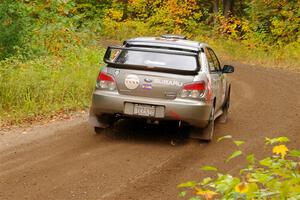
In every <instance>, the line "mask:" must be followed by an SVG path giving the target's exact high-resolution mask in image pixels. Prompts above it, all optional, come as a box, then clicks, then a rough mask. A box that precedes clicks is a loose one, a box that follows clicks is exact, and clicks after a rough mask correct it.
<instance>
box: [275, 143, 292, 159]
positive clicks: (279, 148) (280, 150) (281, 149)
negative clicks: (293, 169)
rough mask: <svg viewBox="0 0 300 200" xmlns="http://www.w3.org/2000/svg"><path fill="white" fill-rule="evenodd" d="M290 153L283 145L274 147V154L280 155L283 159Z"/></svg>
mask: <svg viewBox="0 0 300 200" xmlns="http://www.w3.org/2000/svg"><path fill="white" fill-rule="evenodd" d="M288 151H289V150H288V148H287V147H286V146H285V145H283V144H282V145H278V146H275V147H273V153H275V154H280V155H281V158H282V159H284V156H285V155H286V152H288Z"/></svg>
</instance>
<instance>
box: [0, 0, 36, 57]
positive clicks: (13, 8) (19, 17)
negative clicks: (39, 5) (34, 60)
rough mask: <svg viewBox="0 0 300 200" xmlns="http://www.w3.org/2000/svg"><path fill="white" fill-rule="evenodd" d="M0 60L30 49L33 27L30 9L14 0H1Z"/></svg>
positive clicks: (24, 52)
mask: <svg viewBox="0 0 300 200" xmlns="http://www.w3.org/2000/svg"><path fill="white" fill-rule="evenodd" d="M0 13H1V15H0V60H2V59H4V58H8V57H10V56H13V55H15V54H17V53H21V54H26V53H28V50H29V45H28V43H29V41H30V36H31V30H32V28H33V26H32V24H31V22H32V18H31V17H30V16H29V9H28V7H26V6H25V5H24V4H23V3H21V2H19V1H14V0H5V1H1V2H0Z"/></svg>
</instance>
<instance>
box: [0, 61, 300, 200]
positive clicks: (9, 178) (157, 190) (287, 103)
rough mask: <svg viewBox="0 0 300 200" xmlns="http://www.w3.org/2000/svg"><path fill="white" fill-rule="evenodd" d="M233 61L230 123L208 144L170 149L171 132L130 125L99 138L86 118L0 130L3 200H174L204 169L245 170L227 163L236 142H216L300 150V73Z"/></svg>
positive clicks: (259, 151) (257, 149)
mask: <svg viewBox="0 0 300 200" xmlns="http://www.w3.org/2000/svg"><path fill="white" fill-rule="evenodd" d="M232 64H233V65H235V66H236V72H235V73H234V74H232V75H229V76H230V78H231V80H232V96H231V97H232V98H231V108H230V111H229V120H228V123H227V124H221V123H216V129H215V139H214V141H212V142H211V143H199V142H198V141H196V140H193V139H188V137H187V134H188V133H186V134H183V135H182V136H181V137H180V139H179V140H178V142H177V144H176V145H175V146H173V145H171V142H170V141H171V140H172V139H174V130H173V129H172V127H164V126H145V125H144V124H141V123H137V122H135V121H130V120H123V121H121V122H119V123H118V124H116V126H115V127H114V128H113V129H109V130H106V131H105V132H104V133H102V134H100V135H95V134H94V132H93V128H92V127H90V126H89V125H88V123H87V116H86V115H83V116H80V117H75V118H72V119H69V120H65V121H60V122H51V123H49V124H46V125H40V126H34V127H30V128H27V129H25V130H23V129H16V130H12V131H9V132H0V199H1V200H23V199H28V200H41V199H43V200H46V199H53V200H62V199H74V200H76V199H78V200H79V199H82V200H106V199H115V200H123V199H124V200H125V199H126V200H127V199H134V200H135V199H144V200H150V199H151V200H152V199H162V200H171V199H172V200H173V199H177V198H178V197H177V196H178V190H177V189H176V186H177V184H179V183H181V182H184V181H187V180H199V179H200V178H203V177H204V176H207V175H209V174H208V173H207V172H206V173H205V172H203V171H201V170H200V169H199V168H200V167H201V166H203V165H214V166H217V167H218V168H220V169H222V170H223V171H225V170H226V171H228V172H229V173H233V174H235V173H237V172H238V170H239V169H240V168H241V166H242V164H243V163H244V159H243V158H237V159H234V160H233V161H232V162H229V163H225V162H224V159H225V158H226V157H227V156H229V155H230V153H231V152H232V151H233V149H234V145H232V143H231V142H230V141H224V142H219V143H217V141H216V140H217V138H218V137H221V136H223V135H227V134H230V135H232V136H233V137H234V138H236V139H239V140H245V141H246V143H245V144H244V145H243V147H242V149H243V150H244V151H246V152H253V153H255V154H256V155H257V156H258V157H259V158H262V157H263V156H265V155H267V154H269V153H270V149H267V148H263V144H264V138H265V137H276V136H287V137H289V138H290V140H291V142H290V143H289V147H290V148H298V149H300V74H299V73H295V72H287V71H282V70H274V69H267V68H259V67H254V66H245V65H241V64H235V63H232Z"/></svg>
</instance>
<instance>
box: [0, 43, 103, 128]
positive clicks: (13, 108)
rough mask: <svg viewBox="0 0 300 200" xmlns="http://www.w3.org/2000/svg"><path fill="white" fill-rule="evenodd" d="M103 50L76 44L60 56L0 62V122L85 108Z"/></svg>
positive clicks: (11, 121)
mask: <svg viewBox="0 0 300 200" xmlns="http://www.w3.org/2000/svg"><path fill="white" fill-rule="evenodd" d="M103 54H104V52H103V50H100V49H98V48H95V47H89V48H84V47H79V48H77V49H73V50H72V51H71V52H65V54H64V55H63V57H57V56H47V57H39V58H36V59H33V60H29V61H26V62H23V61H19V60H17V59H7V60H5V61H1V62H0V83H1V84H0V99H1V101H0V116H1V117H0V124H1V121H2V123H15V122H19V121H21V120H24V119H35V118H36V117H38V116H47V115H52V114H55V113H56V112H58V111H62V110H66V111H68V110H76V109H82V108H87V107H88V106H89V103H90V96H91V93H92V89H93V87H94V84H95V79H96V76H97V72H98V70H99V68H100V65H99V60H101V58H102V57H103Z"/></svg>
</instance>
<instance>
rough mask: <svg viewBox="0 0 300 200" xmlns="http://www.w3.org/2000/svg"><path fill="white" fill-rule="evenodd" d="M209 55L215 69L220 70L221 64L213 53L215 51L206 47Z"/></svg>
mask: <svg viewBox="0 0 300 200" xmlns="http://www.w3.org/2000/svg"><path fill="white" fill-rule="evenodd" d="M208 51H209V53H210V55H211V57H212V60H213V63H214V67H215V70H216V71H218V70H221V66H220V63H219V60H218V58H217V56H216V54H215V52H214V51H213V50H211V49H208Z"/></svg>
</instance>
